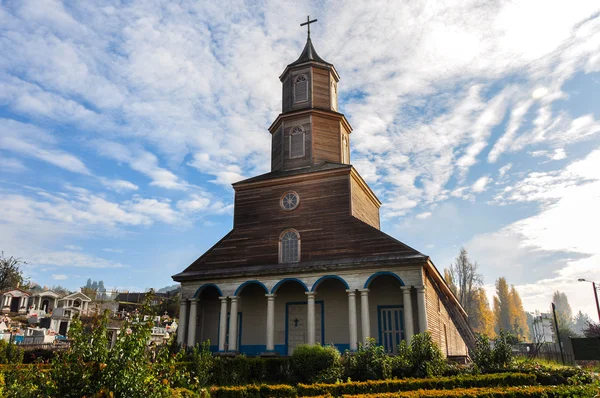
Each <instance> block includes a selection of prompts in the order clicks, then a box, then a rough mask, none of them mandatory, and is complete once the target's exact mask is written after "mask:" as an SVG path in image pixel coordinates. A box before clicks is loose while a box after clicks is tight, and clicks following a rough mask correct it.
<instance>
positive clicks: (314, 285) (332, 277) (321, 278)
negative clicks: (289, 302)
mask: <svg viewBox="0 0 600 398" xmlns="http://www.w3.org/2000/svg"><path fill="white" fill-rule="evenodd" d="M326 279H337V280H338V281H340V282H342V283H343V284H344V286H346V289H350V286H348V283H347V282H346V281H345V280H344V279H343V278H341V277H339V276H337V275H325V276H322V277H320V278H319V279H318V280H317V281H316V282H315V283H313V286H312V289H311V292H314V291H315V289H316V288H317V286H319V284H321V282H322V281H324V280H326Z"/></svg>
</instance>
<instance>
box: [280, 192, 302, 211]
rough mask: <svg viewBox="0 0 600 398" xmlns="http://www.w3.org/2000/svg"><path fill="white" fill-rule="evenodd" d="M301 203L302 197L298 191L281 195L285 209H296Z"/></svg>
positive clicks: (282, 205)
mask: <svg viewBox="0 0 600 398" xmlns="http://www.w3.org/2000/svg"><path fill="white" fill-rule="evenodd" d="M299 203H300V198H299V197H298V194H297V193H296V192H288V193H286V194H285V195H283V196H282V197H281V208H282V209H283V210H287V211H290V210H294V209H295V208H296V207H298V204H299Z"/></svg>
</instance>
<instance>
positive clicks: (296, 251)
mask: <svg viewBox="0 0 600 398" xmlns="http://www.w3.org/2000/svg"><path fill="white" fill-rule="evenodd" d="M279 262H280V263H298V262H300V234H299V233H298V231H296V230H295V229H286V230H285V231H283V233H282V234H281V236H280V237H279Z"/></svg>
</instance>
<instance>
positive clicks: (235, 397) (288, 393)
mask: <svg viewBox="0 0 600 398" xmlns="http://www.w3.org/2000/svg"><path fill="white" fill-rule="evenodd" d="M210 396H211V398H295V397H297V393H296V389H295V388H294V387H292V386H288V385H285V384H281V385H267V384H262V385H254V384H250V385H247V386H238V387H212V388H211V389H210Z"/></svg>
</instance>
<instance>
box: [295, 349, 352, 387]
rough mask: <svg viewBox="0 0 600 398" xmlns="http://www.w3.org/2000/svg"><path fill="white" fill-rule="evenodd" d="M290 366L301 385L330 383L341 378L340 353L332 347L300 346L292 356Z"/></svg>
mask: <svg viewBox="0 0 600 398" xmlns="http://www.w3.org/2000/svg"><path fill="white" fill-rule="evenodd" d="M290 366H291V369H292V374H293V376H294V377H295V379H296V380H297V381H298V382H301V383H306V382H307V383H318V382H329V383H332V382H335V381H336V380H337V379H339V378H340V377H342V366H341V364H340V352H339V351H338V350H337V348H335V347H334V346H320V345H300V346H298V347H296V349H295V350H294V353H293V354H292V357H291V359H290Z"/></svg>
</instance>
